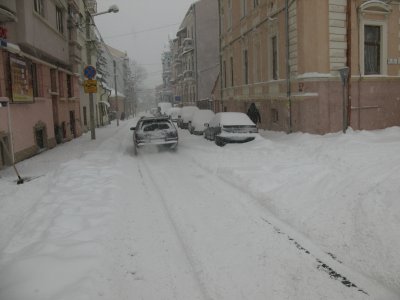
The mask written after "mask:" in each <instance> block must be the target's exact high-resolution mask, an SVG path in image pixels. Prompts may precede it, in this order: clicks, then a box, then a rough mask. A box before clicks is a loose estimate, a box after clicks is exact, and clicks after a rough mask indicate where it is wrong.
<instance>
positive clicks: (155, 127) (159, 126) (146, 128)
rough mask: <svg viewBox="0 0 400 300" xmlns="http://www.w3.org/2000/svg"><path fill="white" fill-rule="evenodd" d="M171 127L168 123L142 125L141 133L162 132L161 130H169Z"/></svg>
mask: <svg viewBox="0 0 400 300" xmlns="http://www.w3.org/2000/svg"><path fill="white" fill-rule="evenodd" d="M170 128H171V126H170V124H168V123H165V122H163V123H151V124H143V131H154V130H162V129H170Z"/></svg>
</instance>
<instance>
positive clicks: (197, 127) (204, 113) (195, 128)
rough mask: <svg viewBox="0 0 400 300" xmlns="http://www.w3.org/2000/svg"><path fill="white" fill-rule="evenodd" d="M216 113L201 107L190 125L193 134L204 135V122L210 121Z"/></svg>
mask: <svg viewBox="0 0 400 300" xmlns="http://www.w3.org/2000/svg"><path fill="white" fill-rule="evenodd" d="M214 116H215V113H214V112H213V111H212V110H209V109H200V110H198V111H196V112H195V113H194V114H193V119H192V121H191V122H190V123H189V125H188V129H189V132H190V133H191V134H196V135H202V134H203V132H204V129H205V126H204V124H206V123H209V122H210V120H211V119H212V118H213V117H214Z"/></svg>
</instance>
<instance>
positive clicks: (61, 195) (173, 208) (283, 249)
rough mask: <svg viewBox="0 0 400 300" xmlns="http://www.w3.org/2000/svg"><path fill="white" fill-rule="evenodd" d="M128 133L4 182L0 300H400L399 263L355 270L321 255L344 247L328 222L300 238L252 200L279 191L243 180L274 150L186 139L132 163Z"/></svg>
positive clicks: (103, 136)
mask: <svg viewBox="0 0 400 300" xmlns="http://www.w3.org/2000/svg"><path fill="white" fill-rule="evenodd" d="M132 122H133V120H129V121H125V122H121V125H120V127H118V128H116V127H115V124H113V125H111V126H108V127H107V128H102V129H100V130H98V133H97V135H98V138H97V140H96V141H88V139H89V136H88V135H85V136H83V137H81V138H80V139H77V140H75V141H72V142H70V143H67V144H65V145H62V146H59V147H57V148H56V149H53V150H50V151H47V152H45V153H42V154H41V155H39V156H36V157H34V158H32V159H30V160H27V161H24V162H22V163H20V164H19V165H18V167H19V169H20V172H21V173H22V175H25V176H28V175H29V176H34V175H43V176H41V177H39V178H36V179H35V180H33V181H31V182H26V183H25V184H23V185H21V186H16V185H15V182H13V179H14V178H13V173H12V170H10V169H7V170H4V171H2V172H0V176H1V178H0V180H1V181H0V187H1V191H0V197H1V200H0V208H1V210H0V226H1V228H2V230H1V232H0V299H1V300H27V299H29V300H46V299H65V300H66V299H74V300H81V299H82V300H84V299H85V300H86V299H107V300H117V299H121V300H123V299H171V300H172V299H185V300H188V299H215V300H217V299H218V300H220V299H229V300H232V299H251V300H253V299H254V300H256V299H279V300H280V299H311V300H312V299H399V297H400V296H399V293H398V288H399V282H398V279H399V278H398V273H397V272H396V268H397V267H398V265H396V262H394V261H393V262H392V266H393V268H395V270H391V271H390V270H388V269H385V270H380V269H376V265H378V264H379V263H381V262H379V261H374V262H373V263H372V262H371V263H370V265H366V266H365V267H364V268H362V267H359V266H360V264H358V263H359V262H361V261H365V260H366V258H368V256H363V255H367V254H363V253H362V252H360V250H359V249H358V248H356V247H355V249H354V250H353V249H351V248H350V249H348V251H349V253H348V254H349V256H350V257H353V256H356V255H360V256H359V261H358V262H357V261H356V262H353V261H346V255H342V256H341V255H338V253H337V252H335V251H334V249H332V252H331V251H329V250H328V249H329V248H330V246H332V247H334V246H335V245H336V244H339V243H341V242H342V241H341V240H340V239H337V243H336V242H332V241H331V240H332V239H333V238H332V237H330V235H332V236H336V235H337V234H338V233H330V232H329V231H326V228H327V227H326V224H321V228H322V229H324V231H320V232H317V233H313V231H312V230H305V228H306V229H307V228H308V227H307V226H311V225H310V224H307V220H306V219H304V218H302V216H299V215H298V216H297V220H302V222H304V224H303V227H302V226H298V227H297V226H296V224H297V223H296V222H297V220H296V217H293V222H290V220H288V219H287V218H285V216H284V213H283V212H282V211H279V210H273V209H269V208H268V206H266V205H264V204H263V202H262V201H260V198H261V199H262V198H265V199H268V198H269V197H272V195H273V193H269V192H262V190H261V189H255V188H254V187H253V186H252V185H254V184H255V182H256V180H260V178H263V180H264V181H265V182H269V183H270V184H271V181H273V180H272V178H269V177H268V176H265V174H260V173H258V175H257V168H254V169H251V166H252V165H253V163H254V161H252V156H251V155H252V154H254V155H260V153H261V152H262V151H266V149H269V150H268V151H272V150H271V149H270V148H269V147H270V144H267V146H265V143H267V141H264V140H263V139H259V140H258V141H255V142H253V143H252V144H249V145H250V146H246V145H227V146H226V147H225V148H219V147H217V146H215V144H213V143H210V142H208V141H205V140H204V139H202V138H201V137H196V136H191V135H189V134H188V133H187V132H186V131H180V132H179V133H180V144H179V147H178V150H177V151H176V152H170V151H156V150H150V151H140V152H139V155H138V156H134V155H133V147H132V139H131V133H130V132H129V127H130V123H132ZM264 148H265V149H264ZM394 150H396V149H394ZM269 154H271V153H269ZM322 154H323V155H328V154H326V153H323V152H321V155H322ZM229 155H232V157H231V159H232V161H231V163H230V164H225V165H222V164H223V163H224V162H225V161H229V157H228V156H229ZM279 156H284V153H278V154H276V157H279ZM303 164H304V167H305V172H307V170H309V171H310V173H313V172H316V171H320V170H318V166H317V164H315V165H311V164H306V163H304V161H303ZM282 167H284V166H282ZM291 171H292V172H296V169H293V170H291ZM235 172H238V173H237V176H235ZM278 173H279V172H278V171H277V175H278ZM244 174H249V175H247V176H246V175H244ZM254 176H256V177H257V179H255V178H254ZM294 178H297V177H294ZM241 179H242V180H241ZM309 179H310V180H311V181H313V180H315V178H311V177H310V178H309ZM238 180H239V181H238ZM240 180H241V181H240ZM274 180H275V181H276V182H273V183H272V185H274V186H277V185H278V182H277V181H279V180H281V181H285V180H286V181H287V180H289V181H290V180H293V178H290V177H287V178H286V179H285V178H278V177H275V178H274ZM298 180H300V179H298ZM258 184H260V183H259V182H258ZM266 184H267V183H266ZM285 184H287V185H286V187H287V188H290V186H291V185H290V183H285ZM292 184H293V185H294V186H296V185H297V184H298V182H296V181H293V183H292ZM281 186H282V184H281ZM297 196H298V199H299V201H300V200H301V201H305V200H307V199H303V197H305V196H306V197H307V195H304V194H303V195H302V194H299V195H297ZM293 197H296V196H293ZM320 197H321V198H323V197H324V195H323V194H322V195H320ZM314 204H315V203H314ZM338 206H340V204H338ZM309 208H310V209H315V210H316V208H315V207H314V206H312V207H309ZM283 210H284V209H283ZM334 213H337V212H334ZM287 214H288V215H290V214H293V211H290V210H289V209H288V210H287ZM338 218H339V219H340V217H338ZM331 221H332V220H331V219H329V218H328V220H327V222H328V223H329V222H331ZM342 221H343V220H340V223H342ZM352 221H353V220H348V223H351V222H352ZM359 221H360V220H357V222H358V224H360V222H359ZM300 224H301V222H300ZM394 225H395V224H393V228H391V229H390V228H388V229H387V230H388V232H389V233H390V231H391V230H393V231H396V230H397V229H398V228H397V227H395V226H394ZM341 226H342V224H341ZM314 230H316V229H314ZM351 230H353V229H351ZM389 233H388V235H389ZM340 234H342V235H343V236H345V235H346V232H342V233H339V235H340ZM360 234H364V233H363V232H360ZM321 236H325V238H320V239H318V238H317V237H321ZM371 236H373V233H371ZM314 237H315V238H314ZM346 238H348V237H345V238H344V240H345V239H346ZM382 240H384V239H382ZM361 242H362V241H361ZM329 243H331V244H329ZM370 243H371V244H372V242H370ZM393 243H394V244H395V245H398V240H396V241H393ZM378 244H379V242H378ZM340 245H342V244H340ZM340 245H336V246H335V247H337V248H336V249H337V250H338V251H339V250H340ZM358 246H359V248H362V245H358ZM380 246H381V247H386V246H388V247H389V245H385V244H382V241H381V244H380ZM375 247H376V248H378V246H375ZM371 251H372V252H374V253H378V252H379V250H377V249H375V248H372V249H371ZM381 251H382V250H381ZM384 251H385V254H386V256H387V257H388V258H389V259H391V257H392V256H393V250H392V249H391V248H390V247H389V249H388V250H384ZM339 254H340V252H339ZM386 263H388V262H382V264H386ZM389 263H390V262H389ZM366 270H367V271H366ZM371 270H373V272H374V273H369V272H370V271H371ZM397 270H399V269H397Z"/></svg>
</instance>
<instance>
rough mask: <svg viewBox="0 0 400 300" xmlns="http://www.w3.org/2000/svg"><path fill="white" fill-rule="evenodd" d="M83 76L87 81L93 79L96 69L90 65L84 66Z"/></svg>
mask: <svg viewBox="0 0 400 300" xmlns="http://www.w3.org/2000/svg"><path fill="white" fill-rule="evenodd" d="M83 75H85V77H86V78H87V79H93V78H94V77H95V76H96V68H95V67H93V66H90V65H89V66H86V67H85V69H84V70H83Z"/></svg>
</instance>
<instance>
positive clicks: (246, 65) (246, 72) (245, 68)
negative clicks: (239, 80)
mask: <svg viewBox="0 0 400 300" xmlns="http://www.w3.org/2000/svg"><path fill="white" fill-rule="evenodd" d="M243 72H244V74H243V75H244V76H243V77H244V84H248V83H249V57H248V53H247V50H244V51H243Z"/></svg>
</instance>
